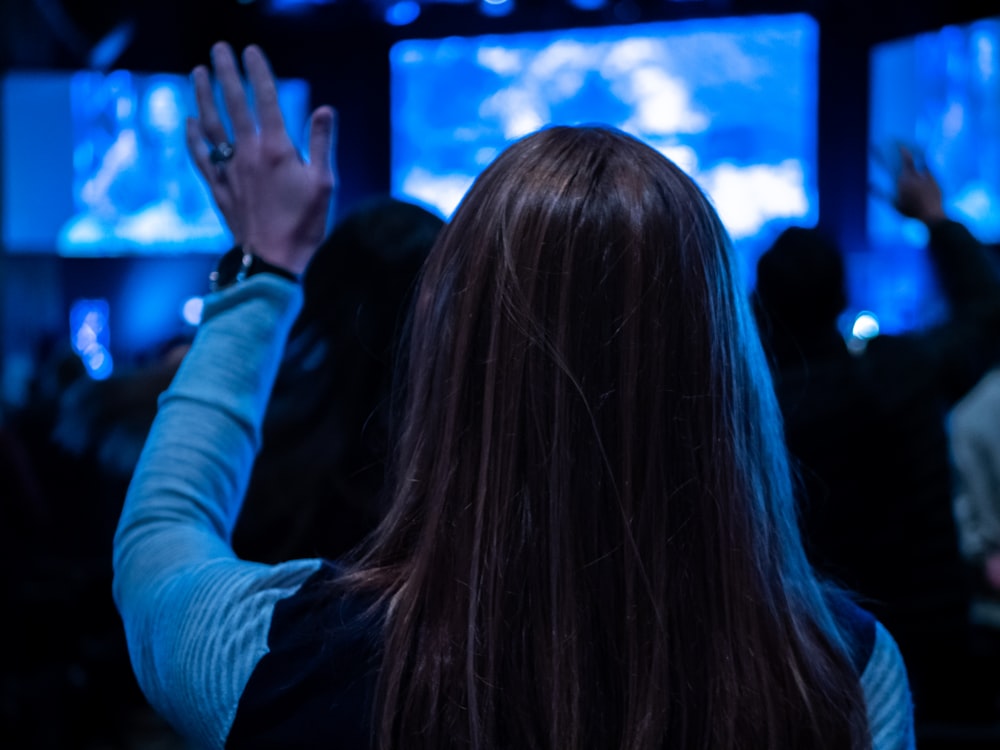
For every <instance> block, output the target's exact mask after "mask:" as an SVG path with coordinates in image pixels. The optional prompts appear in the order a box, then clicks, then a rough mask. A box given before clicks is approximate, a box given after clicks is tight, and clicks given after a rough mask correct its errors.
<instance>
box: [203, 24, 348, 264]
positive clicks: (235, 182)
mask: <svg viewBox="0 0 1000 750" xmlns="http://www.w3.org/2000/svg"><path fill="white" fill-rule="evenodd" d="M243 65H244V68H245V69H246V72H247V78H248V79H249V85H250V88H251V90H252V93H253V107H251V106H250V102H249V101H248V97H247V91H246V89H245V88H244V85H243V81H242V79H241V77H240V73H239V68H238V65H237V62H236V58H235V56H234V55H233V51H232V49H231V48H230V46H229V45H228V44H226V43H224V42H219V43H217V44H215V45H214V46H213V47H212V66H213V68H214V72H215V77H216V79H217V80H218V82H219V86H220V88H221V89H222V98H223V102H224V105H225V108H226V113H227V114H228V116H229V120H230V122H231V123H232V127H233V136H232V139H230V137H229V135H228V133H227V132H226V128H225V125H224V124H223V122H222V118H221V117H220V116H219V111H218V108H217V107H216V104H215V98H214V96H213V93H212V83H211V79H210V76H209V71H208V68H207V67H205V66H203V65H199V66H198V67H197V68H195V69H194V71H193V73H192V77H193V79H194V87H195V97H196V99H197V103H198V117H197V118H189V119H188V123H187V142H188V148H189V150H190V151H191V156H192V158H193V159H194V162H195V164H196V165H197V166H198V169H199V171H200V172H201V174H202V176H203V177H204V178H205V181H206V182H207V183H208V186H209V188H210V190H211V192H212V196H213V198H214V199H215V201H216V204H217V205H218V206H219V210H220V211H221V212H222V215H223V217H224V218H225V220H226V223H227V224H228V225H229V228H230V230H231V231H232V233H233V236H234V237H235V239H236V241H237V242H239V243H241V244H243V245H245V246H249V247H251V248H252V250H253V252H254V253H256V254H257V255H259V256H260V257H261V258H263V259H264V260H266V261H268V262H270V263H273V264H275V265H277V266H280V267H282V268H286V269H288V270H289V271H292V272H294V273H302V272H303V271H304V270H305V268H306V266H307V265H308V264H309V260H310V259H311V258H312V255H313V253H314V252H315V251H316V248H317V247H318V246H319V243H320V241H321V240H322V239H323V236H324V234H325V233H326V222H327V216H328V214H329V210H330V201H331V198H332V195H333V188H334V171H333V163H332V156H333V148H332V146H333V134H334V112H333V110H332V109H331V108H330V107H326V106H323V107H319V108H318V109H317V110H316V111H314V112H313V113H312V116H311V117H310V122H309V156H308V160H307V161H303V160H302V158H301V157H300V156H299V152H298V150H297V149H296V148H295V145H294V143H293V142H292V139H291V138H290V137H289V135H288V130H287V128H286V127H285V121H284V118H283V117H282V114H281V109H280V108H279V106H278V92H277V88H276V86H275V82H274V76H273V75H272V73H271V70H270V66H269V64H268V62H267V58H266V57H265V56H264V53H263V52H262V51H261V49H260V48H259V47H257V46H255V45H251V46H249V47H247V48H246V50H244V53H243Z"/></svg>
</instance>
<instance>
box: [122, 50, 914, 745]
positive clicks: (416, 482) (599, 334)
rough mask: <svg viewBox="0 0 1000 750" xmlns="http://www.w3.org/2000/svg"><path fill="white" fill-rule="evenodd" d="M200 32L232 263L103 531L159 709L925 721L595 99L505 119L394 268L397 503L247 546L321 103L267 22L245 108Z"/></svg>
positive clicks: (535, 741)
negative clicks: (812, 551)
mask: <svg viewBox="0 0 1000 750" xmlns="http://www.w3.org/2000/svg"><path fill="white" fill-rule="evenodd" d="M214 63H215V73H216V76H217V78H218V79H219V82H220V84H221V86H222V89H223V93H224V100H225V103H226V107H227V109H228V111H229V115H230V119H231V121H232V122H233V130H234V136H233V138H232V143H231V144H230V143H229V141H230V136H229V135H228V134H227V133H226V131H225V130H224V129H223V128H222V126H221V119H220V118H219V116H218V113H217V112H216V110H215V105H214V102H213V101H212V98H211V90H210V87H209V83H208V71H207V70H206V69H205V68H198V69H197V70H196V71H195V83H196V89H197V91H198V93H199V96H198V101H199V110H200V117H199V119H198V120H197V121H193V122H192V124H191V127H190V131H189V141H190V145H191V148H192V153H193V154H194V157H195V159H196V161H197V162H198V164H199V166H200V167H201V168H202V173H203V175H204V176H205V178H206V180H207V181H208V183H209V187H210V188H211V189H212V192H213V195H214V196H215V197H216V200H217V201H218V202H219V205H220V208H221V209H222V210H223V212H224V213H225V215H226V217H227V220H228V221H229V223H230V226H232V227H234V231H235V229H236V228H237V227H238V228H239V230H238V232H236V233H237V237H238V239H239V240H240V241H241V250H239V251H238V254H239V256H240V258H238V260H240V259H241V260H242V265H240V264H237V265H238V266H239V267H240V268H242V269H243V270H242V271H241V272H239V273H236V274H235V275H234V278H233V279H232V283H229V284H228V285H227V284H226V281H227V280H226V279H224V278H223V279H222V280H221V281H220V282H219V283H218V284H217V291H216V292H215V293H214V294H212V295H210V296H209V298H208V299H207V301H206V314H205V321H204V322H203V324H202V326H201V329H200V330H199V333H198V336H197V338H196V340H195V342H194V346H193V347H192V350H191V352H190V353H189V354H188V356H187V358H186V360H185V362H184V363H183V365H182V368H181V371H180V372H179V373H178V376H177V378H176V380H175V382H174V383H173V385H172V386H171V388H170V389H169V390H168V392H167V394H166V395H165V397H164V398H163V400H162V403H161V409H160V413H159V415H158V417H157V422H156V425H155V427H154V429H153V431H152V433H151V435H150V438H149V442H148V443H147V446H146V448H145V451H144V456H143V459H142V461H141V463H140V466H139V468H138V470H137V472H136V475H135V478H134V479H133V483H132V486H131V488H130V492H129V497H128V499H127V502H126V507H125V510H124V512H123V515H122V519H121V523H120V526H119V530H118V535H117V537H116V546H115V571H116V579H115V595H116V601H117V602H118V604H119V607H120V610H121V612H122V616H123V619H124V622H125V626H126V630H127V633H128V637H129V643H130V649H131V653H132V659H133V664H134V666H135V670H136V673H137V676H138V678H139V680H140V683H141V684H142V685H143V687H144V689H145V691H146V694H147V696H148V697H149V698H150V700H151V702H152V703H153V705H154V706H156V707H157V709H158V710H159V711H161V712H162V713H163V714H164V716H166V717H167V718H168V719H170V720H171V722H172V723H173V724H174V725H175V726H176V727H177V728H178V729H179V730H180V731H182V732H183V733H184V734H185V735H187V736H190V737H191V738H193V739H194V740H195V741H196V742H197V743H198V744H199V745H204V746H207V747H223V746H226V747H352V748H353V747H373V748H382V749H384V750H389V749H390V748H391V749H396V748H407V749H410V748H481V749H483V750H486V749H487V748H488V749H491V750H492V749H493V748H553V749H555V748H558V749H559V750H575V749H578V748H598V749H602V750H603V749H604V748H621V749H623V750H624V749H625V748H628V749H630V750H631V749H635V750H638V749H640V748H650V749H653V748H656V749H659V748H685V749H686V748H699V749H702V748H703V749H708V748H712V749H726V750H729V749H736V748H768V749H770V750H777V749H779V748H781V749H785V748H788V749H791V748H830V749H831V750H832V749H833V748H838V749H840V748H843V749H845V750H847V749H850V750H856V749H860V748H871V747H874V748H880V749H881V748H906V747H911V746H912V744H913V738H912V719H911V705H910V697H909V691H908V687H907V681H906V673H905V669H904V667H903V664H902V661H901V659H900V657H899V653H898V650H897V649H896V646H895V643H894V642H893V640H892V638H891V637H890V636H889V634H888V633H887V632H886V631H885V629H884V628H883V627H882V626H881V625H880V624H878V623H877V622H876V621H875V620H874V619H873V618H871V616H870V615H868V614H867V613H865V612H864V611H863V610H861V609H859V608H858V607H856V606H855V605H854V604H853V603H852V602H851V601H850V600H849V598H848V597H847V596H846V595H845V594H844V593H842V592H839V591H836V590H834V589H833V588H830V587H829V586H827V585H825V584H824V583H823V582H821V581H820V580H818V579H817V577H816V575H815V574H814V573H813V571H812V570H811V568H810V567H809V565H808V564H807V562H806V560H805V557H804V555H803V552H802V546H801V542H800V540H799V535H798V529H797V524H796V519H795V513H794V505H793V496H792V488H791V480H790V472H789V467H788V463H787V457H786V454H785V448H784V445H783V441H782V434H781V422H780V417H779V412H778V409H777V406H776V404H775V399H774V394H773V389H772V386H771V383H770V380H769V375H768V370H767V366H766V363H765V362H764V359H763V356H762V354H761V350H760V344H759V341H758V337H757V334H756V330H755V328H754V325H753V322H752V320H751V317H750V315H749V312H748V306H747V303H746V300H745V299H744V295H743V287H742V284H741V282H740V280H739V279H738V278H736V275H735V271H734V266H735V262H734V258H733V254H732V249H731V246H730V242H729V239H728V237H727V235H726V232H725V231H724V229H723V228H722V226H721V224H720V222H719V219H718V216H717V215H716V213H715V211H714V210H713V209H712V207H711V205H710V204H709V202H708V201H707V200H706V198H705V197H704V195H703V194H702V193H701V191H700V190H699V189H698V187H697V186H696V185H695V184H694V183H693V182H692V181H691V180H690V178H688V177H687V176H686V175H685V174H684V173H683V172H682V171H681V170H680V169H678V168H677V167H676V166H675V165H674V164H673V163H671V162H670V161H669V160H667V159H665V158H664V157H663V156H661V155H660V154H659V153H657V152H656V151H654V150H653V149H651V148H649V147H648V146H646V145H644V144H642V143H641V142H639V141H638V140H636V139H634V138H632V137H631V136H628V135H625V134H623V133H621V132H618V131H616V130H612V129H608V128H603V127H572V128H571V127H554V128H549V129H545V130H542V131H539V132H538V133H535V134H533V135H530V136H528V137H526V138H524V139H522V140H520V141H517V142H516V143H514V144H512V145H511V146H510V147H509V148H508V149H507V150H506V151H505V152H504V153H502V154H501V155H500V156H499V157H497V159H496V160H495V161H494V162H493V163H492V164H491V165H490V166H489V167H488V168H487V169H486V170H485V171H484V172H483V174H482V175H481V176H480V177H479V178H478V179H477V180H476V182H475V184H474V185H473V187H472V188H471V189H470V191H469V193H468V195H467V196H466V197H465V199H464V200H463V202H462V204H461V205H460V207H459V208H458V210H457V212H456V213H455V215H454V217H453V218H452V219H451V221H450V222H449V223H448V225H447V226H446V227H445V229H444V230H443V232H442V234H441V236H440V237H439V239H438V241H437V243H436V244H435V246H434V248H433V250H432V251H431V254H430V256H429V258H428V261H427V263H426V264H425V266H424V270H423V275H422V279H421V283H420V286H419V288H418V290H417V293H416V295H415V299H414V305H413V310H412V319H411V323H410V337H409V341H408V344H407V351H406V360H407V362H408V370H407V372H406V375H405V377H404V378H403V385H404V394H405V398H404V403H403V408H402V411H401V415H400V420H399V424H398V430H397V436H396V440H395V446H394V450H393V454H392V456H391V459H390V465H391V466H392V467H393V468H392V473H391V476H390V479H389V481H390V486H391V487H392V497H391V505H390V510H389V512H388V515H387V517H386V518H385V520H384V522H383V523H382V525H381V526H380V527H379V529H378V530H377V532H376V533H375V535H374V536H373V537H372V538H371V539H370V540H369V542H368V543H367V544H366V545H365V546H364V548H363V549H362V550H360V551H359V552H358V554H357V555H356V556H354V557H353V558H352V559H351V560H350V561H349V562H346V563H331V562H326V561H320V560H298V561H291V562H287V563H282V564H280V565H276V566H262V565H255V564H251V563H247V562H243V561H241V560H239V559H238V558H236V556H235V555H234V554H233V553H232V550H231V547H230V545H229V542H228V539H229V534H230V532H231V529H232V526H233V524H234V522H235V519H236V518H237V516H238V513H239V506H240V501H241V498H242V492H243V489H244V487H245V483H246V479H247V475H248V473H249V469H250V466H251V465H252V462H253V457H254V454H255V451H256V449H257V435H258V433H259V428H260V419H261V414H262V412H263V409H264V406H265V405H266V402H267V396H268V392H269V389H270V386H271V383H272V381H273V377H274V370H275V367H276V364H275V362H276V359H277V357H276V354H277V353H279V352H280V350H281V347H282V345H283V342H284V337H285V336H286V334H287V331H288V328H289V326H290V324H291V322H292V320H294V316H295V313H296V311H297V307H298V304H299V303H300V297H301V292H300V290H299V288H298V287H297V285H296V283H295V282H294V279H289V278H281V277H282V276H286V277H287V276H294V275H295V274H298V273H301V272H302V270H303V269H304V268H305V267H306V265H307V264H308V262H309V259H310V257H311V253H312V252H313V251H314V250H315V247H316V246H317V245H318V244H319V241H320V239H321V238H322V234H323V228H324V219H325V216H326V213H325V210H326V205H327V203H326V201H327V200H328V197H329V193H330V187H331V184H332V172H331V169H330V165H329V156H328V151H329V148H330V141H331V138H332V135H331V131H332V124H331V123H332V113H331V112H330V111H329V109H327V108H321V109H320V110H317V113H316V114H315V115H314V117H313V123H312V136H311V149H310V158H309V160H308V162H305V163H303V162H302V161H301V160H299V158H298V156H297V154H296V153H295V149H294V147H293V146H292V144H291V142H290V141H289V140H288V136H287V134H286V133H285V131H284V126H283V124H282V123H281V118H280V112H279V111H278V110H277V104H276V99H275V97H274V96H273V79H272V78H271V74H270V72H269V70H268V68H267V64H266V61H265V60H264V58H263V56H262V54H261V53H260V51H259V50H258V49H257V48H255V47H251V48H248V49H247V51H246V53H245V55H244V63H245V66H246V68H247V73H248V76H249V78H250V82H251V85H252V87H253V93H254V99H255V102H256V105H255V107H256V109H255V110H254V111H252V110H251V108H250V106H249V105H248V103H247V97H246V95H245V93H244V91H243V88H242V85H241V84H240V79H239V74H238V71H237V66H236V61H235V59H234V58H233V56H232V53H231V51H230V50H229V48H228V47H227V46H225V45H217V47H216V48H215V49H214ZM208 144H216V145H215V147H214V150H210V148H209V145H208ZM220 144H221V146H220ZM213 155H214V157H215V159H214V160H213V159H212V158H211V157H212V156H213ZM250 249H252V253H253V254H252V253H251V252H250ZM224 265H225V264H224ZM247 269H249V271H248V270H247ZM223 270H224V269H223ZM258 270H260V271H262V272H261V273H257V271H258ZM224 275H225V274H224V273H223V276H224ZM275 502H280V498H275Z"/></svg>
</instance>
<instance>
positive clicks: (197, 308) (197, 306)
mask: <svg viewBox="0 0 1000 750" xmlns="http://www.w3.org/2000/svg"><path fill="white" fill-rule="evenodd" d="M204 310H205V300H203V299H202V298H201V297H192V298H191V299H189V300H187V301H186V302H185V303H184V305H183V306H182V307H181V317H182V318H184V322H185V323H187V324H188V325H191V326H196V325H198V324H199V323H201V314H202V312H204Z"/></svg>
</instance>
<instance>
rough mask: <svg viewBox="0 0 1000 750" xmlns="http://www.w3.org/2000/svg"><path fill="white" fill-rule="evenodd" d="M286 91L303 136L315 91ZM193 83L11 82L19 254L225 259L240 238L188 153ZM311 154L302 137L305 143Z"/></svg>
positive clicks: (7, 148)
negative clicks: (201, 255) (233, 235)
mask: <svg viewBox="0 0 1000 750" xmlns="http://www.w3.org/2000/svg"><path fill="white" fill-rule="evenodd" d="M278 95H279V101H280V104H281V108H282V111H283V112H284V115H285V119H286V122H287V124H288V126H289V129H290V132H292V133H299V134H302V133H303V129H304V127H305V121H306V118H307V115H308V107H309V101H308V99H309V88H308V85H307V84H306V83H305V82H303V81H298V80H284V81H280V82H279V85H278ZM195 111H196V110H195V106H194V92H193V89H192V87H191V85H190V82H189V79H188V78H187V77H186V76H181V75H176V74H139V73H133V72H131V71H125V70H118V71H113V72H110V73H101V72H96V71H83V72H77V73H70V74H67V73H54V72H49V73H14V74H10V75H8V76H7V77H6V78H5V79H4V85H3V131H2V139H3V164H4V174H3V179H4V199H5V200H4V205H5V210H4V218H3V240H4V245H5V247H6V249H7V250H8V251H9V252H13V253H53V252H55V253H59V254H60V255H67V256H101V255H123V254H148V253H168V254H169V253H186V252H208V253H217V252H219V251H220V250H222V249H224V248H226V247H228V246H229V245H230V244H231V242H232V238H231V236H230V234H229V232H228V230H227V229H226V227H225V225H224V224H223V222H222V220H221V218H220V216H219V215H218V213H217V211H216V210H215V208H214V206H213V204H212V201H211V198H210V195H209V192H208V188H207V187H206V186H205V184H204V182H203V181H202V179H201V177H200V175H198V173H197V169H196V168H195V166H194V164H193V162H192V160H191V158H190V156H189V155H188V151H187V145H186V140H185V122H186V119H187V117H188V116H189V115H191V114H194V113H195ZM299 145H300V147H301V145H302V144H301V142H300V144H299Z"/></svg>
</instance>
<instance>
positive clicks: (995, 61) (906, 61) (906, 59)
mask: <svg viewBox="0 0 1000 750" xmlns="http://www.w3.org/2000/svg"><path fill="white" fill-rule="evenodd" d="M869 117H870V119H869V133H870V139H871V146H872V151H871V156H870V161H869V178H870V182H871V183H872V187H873V190H872V193H871V195H870V198H869V204H868V237H869V240H870V241H871V242H872V243H873V244H875V245H878V246H885V245H906V246H922V245H924V244H925V243H926V241H927V232H926V229H925V228H924V227H923V226H922V225H921V224H919V222H916V221H913V220H907V219H903V218H902V217H900V215H899V214H897V213H896V211H895V210H893V208H892V206H891V204H890V203H889V202H888V201H887V200H886V199H885V196H886V195H889V194H891V189H892V178H893V170H894V168H895V166H896V164H895V160H896V158H897V153H898V145H903V146H906V147H908V148H909V149H911V150H912V151H913V152H914V153H915V155H916V156H917V157H918V159H920V160H921V161H922V162H924V163H925V164H926V166H927V167H928V168H929V169H930V170H931V171H932V172H933V174H934V175H935V177H936V178H937V180H938V182H939V183H940V185H941V188H942V191H943V193H944V196H945V200H946V205H947V209H948V212H949V214H950V215H951V216H952V217H953V218H955V219H958V220H960V221H962V222H963V223H965V224H966V225H967V226H968V227H969V229H970V230H971V231H972V232H973V233H974V234H976V235H977V236H978V237H979V239H981V240H983V241H984V242H1000V17H997V18H992V19H984V20H981V21H977V22H974V23H969V24H966V25H962V26H947V27H945V28H942V29H939V30H937V31H933V32H928V33H924V34H919V35H916V36H911V37H907V38H904V39H898V40H894V41H891V42H885V43H882V44H879V45H877V46H876V47H874V48H873V50H872V54H871V101H870V106H869Z"/></svg>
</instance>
